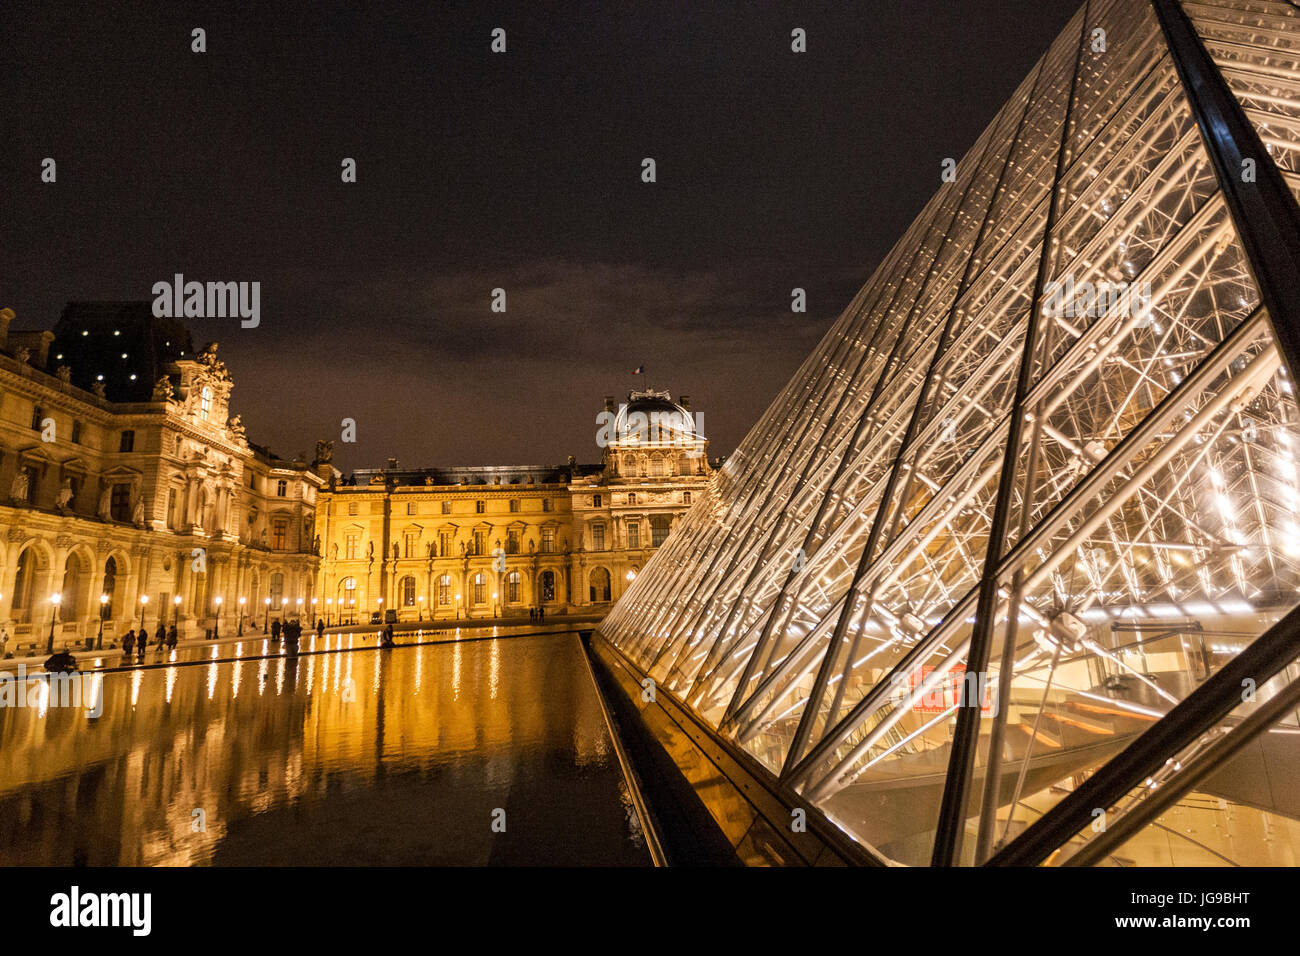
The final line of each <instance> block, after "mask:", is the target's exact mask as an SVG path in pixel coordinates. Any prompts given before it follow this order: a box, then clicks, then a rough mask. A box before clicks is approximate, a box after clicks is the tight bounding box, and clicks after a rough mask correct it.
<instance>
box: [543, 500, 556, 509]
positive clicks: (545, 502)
mask: <svg viewBox="0 0 1300 956" xmlns="http://www.w3.org/2000/svg"><path fill="white" fill-rule="evenodd" d="M542 510H543V511H554V510H555V502H554V501H552V500H551V499H550V498H543V499H542Z"/></svg>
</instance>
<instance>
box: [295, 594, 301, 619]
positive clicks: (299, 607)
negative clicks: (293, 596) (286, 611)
mask: <svg viewBox="0 0 1300 956" xmlns="http://www.w3.org/2000/svg"><path fill="white" fill-rule="evenodd" d="M295 603H296V604H297V606H298V608H297V612H298V620H300V621H301V620H302V598H298V600H297V601H296V602H295Z"/></svg>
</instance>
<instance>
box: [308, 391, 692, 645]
mask: <svg viewBox="0 0 1300 956" xmlns="http://www.w3.org/2000/svg"><path fill="white" fill-rule="evenodd" d="M628 398H629V400H628V402H627V403H624V404H622V405H619V406H616V405H615V402H614V400H613V399H612V398H609V399H606V401H605V410H606V413H607V414H608V416H609V419H608V420H609V422H610V423H611V427H610V428H609V429H607V432H606V436H605V437H606V438H607V439H608V440H607V441H604V442H603V444H604V455H603V458H602V461H601V462H600V464H591V465H584V464H578V463H576V462H575V461H573V460H572V459H570V461H569V463H568V464H567V465H557V466H535V465H526V466H505V465H488V466H482V467H460V468H419V469H402V468H399V467H398V463H397V461H396V460H392V459H390V460H389V464H388V467H387V468H383V469H359V470H357V471H356V472H354V473H353V475H352V476H351V479H350V480H348V481H347V482H344V481H343V480H342V475H341V474H338V473H337V472H334V471H333V469H332V467H329V466H328V458H329V449H328V446H324V447H322V448H321V449H320V450H318V453H317V458H318V459H322V458H323V459H324V461H323V463H322V466H321V467H322V474H326V475H329V474H333V475H334V480H332V481H331V482H330V484H329V487H328V489H326V490H324V491H322V493H321V508H320V514H321V530H322V538H323V550H322V564H321V576H322V582H321V589H320V590H321V594H322V595H323V596H324V598H325V601H326V602H327V605H328V606H329V607H335V608H337V607H338V606H339V605H340V604H341V605H342V607H343V608H345V614H348V613H350V614H351V615H353V616H355V617H356V619H358V620H362V619H365V620H368V619H369V615H370V614H371V613H374V612H377V611H379V610H381V609H391V608H396V609H397V612H398V616H399V618H400V619H401V620H412V621H414V620H417V619H418V618H430V617H432V618H434V619H439V620H441V619H447V620H454V619H460V618H486V617H494V616H512V615H517V616H523V615H526V614H527V613H528V610H529V608H531V607H534V606H537V605H541V606H543V607H545V608H547V609H548V610H550V611H552V612H555V611H566V610H581V609H584V608H593V607H595V608H602V607H607V606H608V605H609V604H610V603H611V602H612V601H615V600H617V599H618V598H619V596H620V595H621V594H622V593H623V591H624V590H625V589H626V587H627V586H628V584H629V583H630V581H631V580H632V579H634V578H635V576H636V574H637V572H638V571H639V570H640V569H641V567H642V566H643V565H644V564H645V562H646V561H647V560H648V559H649V558H650V556H651V555H652V554H653V553H654V552H655V550H656V549H658V547H659V546H660V545H661V544H662V543H663V542H664V541H665V540H666V539H667V537H668V534H669V532H670V531H671V530H672V528H673V526H674V525H675V524H676V522H677V521H678V519H679V518H680V516H681V515H682V514H683V513H684V512H685V511H687V510H688V509H689V508H690V507H691V505H692V503H693V502H694V501H695V500H698V498H699V496H700V495H701V494H702V493H703V491H704V489H705V488H706V487H707V486H708V480H709V476H710V475H711V474H712V468H711V467H710V465H709V462H708V458H707V450H708V442H707V440H705V438H704V437H703V435H701V434H699V433H698V431H697V430H696V428H695V427H694V425H695V421H696V419H695V418H694V416H693V413H692V412H691V410H690V399H689V398H688V397H685V396H683V397H682V399H681V402H680V403H674V402H673V401H672V400H671V397H670V396H669V394H668V393H667V392H663V391H645V392H634V393H632V394H631V395H629V397H628ZM650 423H654V426H655V427H648V426H649V424H650ZM353 602H355V604H354V603H353Z"/></svg>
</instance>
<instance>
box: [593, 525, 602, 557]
mask: <svg viewBox="0 0 1300 956" xmlns="http://www.w3.org/2000/svg"><path fill="white" fill-rule="evenodd" d="M591 547H592V549H593V550H595V551H604V550H605V526H604V525H603V524H594V525H592V526H591Z"/></svg>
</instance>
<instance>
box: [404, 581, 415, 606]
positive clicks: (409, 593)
mask: <svg viewBox="0 0 1300 956" xmlns="http://www.w3.org/2000/svg"><path fill="white" fill-rule="evenodd" d="M402 607H415V578H413V577H412V576H411V575H409V574H408V575H407V576H406V577H404V578H402Z"/></svg>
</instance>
